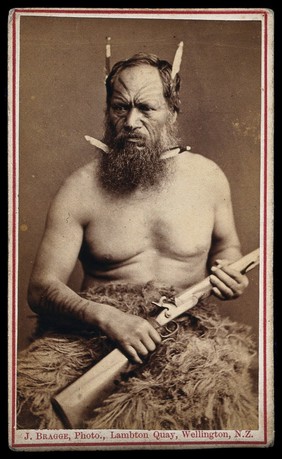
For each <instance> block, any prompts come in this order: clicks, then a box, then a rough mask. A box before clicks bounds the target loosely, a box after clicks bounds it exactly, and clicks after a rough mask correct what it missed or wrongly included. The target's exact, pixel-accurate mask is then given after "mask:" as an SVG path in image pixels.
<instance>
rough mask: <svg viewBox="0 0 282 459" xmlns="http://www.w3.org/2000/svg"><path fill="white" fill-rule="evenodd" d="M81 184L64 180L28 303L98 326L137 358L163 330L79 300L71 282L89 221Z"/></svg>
mask: <svg viewBox="0 0 282 459" xmlns="http://www.w3.org/2000/svg"><path fill="white" fill-rule="evenodd" d="M76 188H77V186H73V183H72V182H70V183H69V182H68V181H67V182H66V184H65V185H64V186H63V187H62V189H61V190H60V191H59V193H58V194H57V196H56V198H55V199H54V201H53V203H52V205H51V207H50V210H49V213H48V217H47V222H46V228H45V233H44V236H43V239H42V242H41V245H40V248H39V251H38V254H37V257H36V261H35V264H34V268H33V272H32V275H31V279H30V283H29V288H28V302H29V305H30V307H31V308H32V309H33V311H34V312H36V313H37V314H41V315H44V314H47V315H51V316H53V317H54V316H57V317H60V318H61V319H64V318H71V319H75V320H77V321H79V322H80V323H84V324H87V325H90V327H91V326H98V327H99V328H100V329H101V330H102V331H103V332H104V333H105V334H106V335H107V336H109V338H111V339H112V340H113V341H115V342H116V343H117V344H118V345H119V346H120V347H121V349H122V350H123V351H125V353H126V354H127V355H128V356H129V357H130V358H131V359H133V360H134V361H136V362H138V363H140V362H141V359H140V356H141V357H144V356H146V355H147V354H148V352H150V351H153V350H155V348H156V344H157V343H159V342H160V341H161V339H160V336H159V334H158V333H157V331H156V330H155V329H154V328H153V327H152V325H151V324H150V323H149V322H147V321H146V320H144V319H142V318H140V317H137V316H132V315H129V314H125V313H123V312H121V311H119V310H117V309H116V308H114V307H113V306H110V305H106V304H100V303H95V302H92V301H88V300H86V299H83V298H81V297H80V296H79V295H78V294H77V293H75V292H74V291H73V290H71V289H70V288H69V287H68V286H67V282H68V279H69V276H70V274H71V273H72V270H73V268H74V266H75V263H76V261H77V258H78V254H79V251H80V248H81V244H82V240H83V228H84V226H85V225H86V224H87V219H86V218H85V216H84V214H87V212H84V210H83V201H82V200H81V199H80V198H79V197H77V196H76V194H77V193H76Z"/></svg>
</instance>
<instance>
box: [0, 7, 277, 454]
mask: <svg viewBox="0 0 282 459" xmlns="http://www.w3.org/2000/svg"><path fill="white" fill-rule="evenodd" d="M8 65H9V446H10V448H11V449H12V450H19V451H24V450H26V451H46V450H58V451H59V450H119V449H120V450H124V449H136V450H137V449H169V448H170V449H172V448H173V449H190V448H191V449H195V448H196V449H199V448H203V449H204V448H210V447H215V448H221V447H224V448H226V447H227V448H228V447H230V448H234V447H246V446H247V447H266V446H272V445H273V442H274V425H273V423H274V413H273V410H274V401H273V355H272V348H273V304H272V282H273V280H272V257H273V254H272V243H273V234H272V233H273V227H272V220H273V215H272V214H273V178H272V175H273V12H272V11H271V10H267V9H258V8H257V9H236V8H234V9H232V8H231V9H183V10H173V9H160V10H150V9H144V10H142V9H138V10H137V9H128V10H127V9H121V10H118V9H112V10H110V9H79V8H73V9H71V8H69V9H68V8H67V9H60V8H58V9H52V8H49V9H36V8H22V9H14V10H11V11H10V15H9V61H8Z"/></svg>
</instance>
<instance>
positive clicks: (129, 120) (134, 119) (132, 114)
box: [124, 107, 142, 130]
mask: <svg viewBox="0 0 282 459" xmlns="http://www.w3.org/2000/svg"><path fill="white" fill-rule="evenodd" d="M124 126H125V128H126V129H127V130H134V129H138V128H140V127H141V126H142V123H141V113H140V111H139V110H138V109H137V108H136V107H132V108H131V109H130V110H129V111H128V113H127V117H126V120H125V124H124Z"/></svg>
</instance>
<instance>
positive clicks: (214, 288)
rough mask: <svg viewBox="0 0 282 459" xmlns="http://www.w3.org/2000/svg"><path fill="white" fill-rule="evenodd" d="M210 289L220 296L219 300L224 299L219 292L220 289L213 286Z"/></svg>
mask: <svg viewBox="0 0 282 459" xmlns="http://www.w3.org/2000/svg"><path fill="white" fill-rule="evenodd" d="M212 291H213V292H214V294H215V295H216V296H217V297H218V298H220V299H221V300H226V298H225V297H224V296H223V295H222V293H221V292H220V290H219V289H218V288H217V287H213V288H212Z"/></svg>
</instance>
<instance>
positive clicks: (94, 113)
mask: <svg viewBox="0 0 282 459" xmlns="http://www.w3.org/2000/svg"><path fill="white" fill-rule="evenodd" d="M107 36H110V37H111V45H112V58H111V65H113V64H114V63H115V62H117V61H118V60H120V59H124V58H128V57H130V56H131V55H133V54H135V53H137V52H140V51H143V52H148V53H154V54H157V55H158V56H159V57H160V58H162V59H166V60H168V61H169V62H171V63H172V61H173V58H174V54H175V51H176V49H177V45H178V43H179V42H180V41H183V42H184V53H183V60H182V66H181V78H182V86H181V101H182V104H181V114H180V115H179V125H180V134H181V137H182V144H183V145H189V146H191V147H192V151H193V152H195V153H200V154H202V155H203V156H206V157H207V158H210V159H212V160H214V161H215V162H216V163H217V164H218V165H219V166H220V167H221V169H222V170H223V171H224V172H225V174H226V176H227V178H228V180H229V182H230V186H231V193H232V200H233V206H234V213H235V221H236V227H237V231H238V234H239V238H240V241H241V244H242V252H243V254H246V253H248V252H250V251H252V250H254V249H256V248H257V247H258V246H259V234H260V122H261V121H260V110H261V23H260V22H259V21H238V20H236V21H235V20H230V21H218V20H176V19H169V20H167V19H159V20H158V19H131V18H130V19H125V18H122V19H115V18H109V19H108V18H107V19H102V18H89V17H83V18H73V17H48V16H45V17H31V16H30V17H28V16H27V17H21V22H20V86H19V87H20V105H19V107H20V111H19V113H20V118H19V127H20V136H19V142H20V149H19V152H20V153H19V177H20V189H19V206H20V209H19V210H20V215H19V292H18V332H19V336H18V338H19V339H18V343H19V349H22V348H24V347H26V346H27V344H28V338H29V337H30V334H31V331H32V329H33V327H34V325H35V319H34V317H35V315H34V314H33V313H32V312H31V310H30V309H29V307H28V304H27V286H28V282H29V277H30V274H31V270H32V266H33V263H34V259H35V256H36V252H37V249H38V246H39V244H40V241H41V238H42V235H43V231H44V225H45V218H46V214H47V211H48V208H49V205H50V203H51V200H52V199H53V197H54V195H55V193H56V192H57V190H58V189H59V187H60V185H61V184H62V182H63V181H64V179H65V178H66V177H67V176H68V175H69V174H71V173H72V172H73V171H74V170H75V169H77V168H78V167H80V166H82V165H83V164H86V163H87V162H89V161H91V159H92V158H93V155H94V154H95V148H94V147H92V146H91V145H90V144H89V143H88V142H86V141H85V139H84V136H85V135H90V136H93V137H96V138H98V139H99V138H101V136H102V133H103V119H104V110H105V96H106V92H105V85H104V79H105V70H104V67H105V43H106V37H107ZM204 180H205V177H203V186H204ZM201 185H202V184H201V183H199V186H201ZM183 199H185V196H183ZM248 277H249V280H250V285H249V288H248V289H247V291H246V292H245V293H244V295H243V296H242V297H241V298H239V299H237V300H234V301H228V302H221V301H219V300H212V301H215V302H216V303H218V304H220V310H221V312H222V314H223V315H229V316H230V317H231V318H232V319H234V320H237V321H240V322H243V323H246V324H248V325H250V326H251V327H252V330H253V333H254V336H255V337H257V336H258V316H259V315H258V305H259V300H258V298H259V270H258V268H256V269H255V270H253V271H252V272H250V273H249V275H248ZM81 278H82V270H81V267H80V265H79V263H78V264H77V266H76V268H75V270H74V272H73V274H72V276H71V279H70V286H71V287H72V288H74V289H75V290H79V288H80V282H81Z"/></svg>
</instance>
